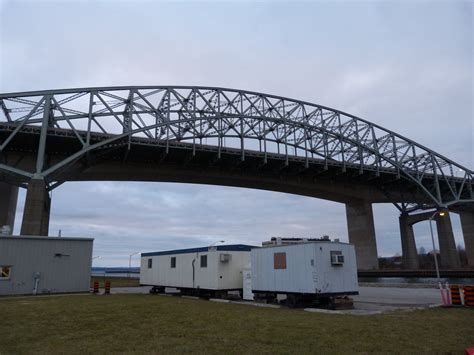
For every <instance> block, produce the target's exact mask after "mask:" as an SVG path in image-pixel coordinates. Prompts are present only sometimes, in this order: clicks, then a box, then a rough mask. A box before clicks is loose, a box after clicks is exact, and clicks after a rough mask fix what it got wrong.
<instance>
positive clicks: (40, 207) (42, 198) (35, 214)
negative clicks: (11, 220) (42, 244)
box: [21, 179, 51, 236]
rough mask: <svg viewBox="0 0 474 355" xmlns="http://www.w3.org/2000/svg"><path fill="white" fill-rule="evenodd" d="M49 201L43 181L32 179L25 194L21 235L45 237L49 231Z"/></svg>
mask: <svg viewBox="0 0 474 355" xmlns="http://www.w3.org/2000/svg"><path fill="white" fill-rule="evenodd" d="M50 208H51V199H50V197H49V194H48V191H47V190H46V184H45V182H44V181H43V180H39V179H32V180H30V182H29V183H28V191H27V193H26V200H25V209H24V212H23V222H22V225H21V234H22V235H37V236H47V235H48V231H49V212H50Z"/></svg>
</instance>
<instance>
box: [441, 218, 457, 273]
mask: <svg viewBox="0 0 474 355" xmlns="http://www.w3.org/2000/svg"><path fill="white" fill-rule="evenodd" d="M435 219H436V228H437V230H438V240H439V253H440V257H441V267H442V268H444V269H459V268H460V267H461V262H460V260H459V254H458V251H457V249H456V242H455V240H454V234H453V227H452V225H451V217H450V214H449V213H447V214H445V215H444V216H439V215H437V216H436V217H435Z"/></svg>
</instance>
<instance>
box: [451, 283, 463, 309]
mask: <svg viewBox="0 0 474 355" xmlns="http://www.w3.org/2000/svg"><path fill="white" fill-rule="evenodd" d="M449 289H450V290H451V303H452V304H453V305H455V306H461V305H462V302H461V292H460V290H459V286H458V285H450V286H449Z"/></svg>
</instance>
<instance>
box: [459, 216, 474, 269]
mask: <svg viewBox="0 0 474 355" xmlns="http://www.w3.org/2000/svg"><path fill="white" fill-rule="evenodd" d="M459 216H460V217H461V228H462V234H463V236H464V246H465V247H466V256H467V264H468V265H469V266H473V267H474V213H472V212H462V213H459Z"/></svg>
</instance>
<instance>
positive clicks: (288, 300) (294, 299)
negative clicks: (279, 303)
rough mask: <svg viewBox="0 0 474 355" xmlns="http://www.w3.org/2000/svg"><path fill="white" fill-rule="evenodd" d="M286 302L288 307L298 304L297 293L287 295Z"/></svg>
mask: <svg viewBox="0 0 474 355" xmlns="http://www.w3.org/2000/svg"><path fill="white" fill-rule="evenodd" d="M286 304H287V306H288V307H289V308H296V306H298V296H297V295H287V296H286Z"/></svg>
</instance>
